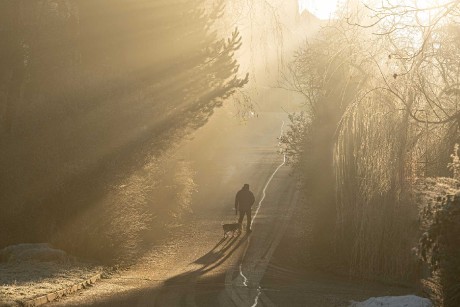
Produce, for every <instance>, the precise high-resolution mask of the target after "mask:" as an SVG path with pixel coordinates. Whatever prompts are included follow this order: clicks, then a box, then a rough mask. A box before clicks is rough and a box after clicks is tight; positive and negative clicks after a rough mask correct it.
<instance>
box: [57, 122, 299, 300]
mask: <svg viewBox="0 0 460 307" xmlns="http://www.w3.org/2000/svg"><path fill="white" fill-rule="evenodd" d="M284 117H285V115H284V114H282V113H267V114H261V115H260V116H259V118H257V119H254V120H253V121H251V122H249V123H247V124H245V125H241V124H239V125H232V124H229V122H222V121H220V122H215V123H212V122H211V123H210V124H209V125H208V127H205V129H203V130H202V131H199V132H198V133H197V135H196V136H195V139H194V140H193V141H191V142H189V144H186V145H185V146H183V148H182V149H181V151H180V152H179V153H178V158H180V159H187V160H190V161H192V162H193V163H194V167H195V169H196V170H197V182H198V184H199V185H200V191H199V193H198V194H197V196H196V197H195V205H194V208H195V214H194V217H193V219H192V220H190V221H188V222H187V223H186V224H184V225H181V226H180V227H178V229H177V231H176V233H175V236H174V238H173V239H171V240H170V241H169V242H164V244H163V245H161V246H159V247H158V248H156V249H154V251H152V253H151V254H149V255H147V256H146V257H145V259H143V261H142V262H141V263H139V264H138V265H136V266H134V267H133V268H132V269H130V270H128V271H126V272H123V273H121V274H119V275H116V276H113V277H112V278H110V279H105V280H103V281H101V282H99V283H98V284H96V286H95V287H93V288H91V289H88V290H85V291H83V292H81V293H80V294H77V295H75V296H72V297H69V298H66V299H63V300H61V301H59V302H56V303H52V304H51V305H53V306H72V305H74V306H168V307H170V306H256V305H257V306H263V305H267V304H268V305H269V301H268V299H267V298H266V297H265V296H264V295H263V294H261V292H260V287H259V282H260V280H261V278H262V276H263V274H264V272H265V269H266V266H267V264H268V261H269V259H270V257H271V255H272V253H273V251H274V249H275V248H276V245H277V243H278V242H279V240H280V238H281V235H282V233H283V230H284V228H285V225H286V221H287V219H288V217H289V212H291V211H290V208H291V206H292V204H294V200H295V182H294V179H293V177H291V176H289V173H290V170H289V167H288V166H286V165H284V160H283V156H282V155H280V154H279V153H278V152H277V142H278V140H277V137H278V136H279V134H280V131H281V129H282V122H283V119H284ZM216 131H220V133H221V135H220V137H219V135H217V136H216ZM210 141H212V142H210ZM203 146H206V148H204V149H203ZM200 150H202V152H203V154H200V155H197V154H196V153H197V152H199V151H200ZM244 183H249V184H250V186H251V190H252V191H253V192H254V194H255V196H256V204H255V207H254V209H253V212H254V224H253V232H252V233H251V234H250V235H249V236H248V235H246V234H245V233H244V232H243V233H242V234H241V235H239V236H235V237H230V238H226V239H223V238H222V229H221V222H222V221H227V222H230V221H233V220H234V219H236V217H235V215H234V210H233V199H234V195H235V193H236V191H237V190H238V189H240V188H241V186H242V185H243V184H244Z"/></svg>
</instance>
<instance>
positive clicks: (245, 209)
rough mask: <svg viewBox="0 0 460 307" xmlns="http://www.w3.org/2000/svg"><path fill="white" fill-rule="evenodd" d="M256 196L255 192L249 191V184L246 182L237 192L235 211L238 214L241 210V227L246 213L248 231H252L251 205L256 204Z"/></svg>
mask: <svg viewBox="0 0 460 307" xmlns="http://www.w3.org/2000/svg"><path fill="white" fill-rule="evenodd" d="M254 201H255V198H254V194H252V192H251V191H249V184H245V185H244V186H243V188H242V189H241V190H239V191H238V193H236V197H235V213H236V214H237V215H238V211H240V218H239V219H238V224H240V229H241V228H242V223H243V219H244V215H246V217H247V224H246V231H247V232H251V207H252V205H253V204H254Z"/></svg>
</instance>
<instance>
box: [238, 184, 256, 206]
mask: <svg viewBox="0 0 460 307" xmlns="http://www.w3.org/2000/svg"><path fill="white" fill-rule="evenodd" d="M255 200H256V199H255V198H254V194H252V192H251V191H249V188H247V189H246V188H244V187H243V188H242V189H241V190H239V191H238V193H236V197H235V209H236V210H248V209H251V207H252V205H253V204H254V202H255Z"/></svg>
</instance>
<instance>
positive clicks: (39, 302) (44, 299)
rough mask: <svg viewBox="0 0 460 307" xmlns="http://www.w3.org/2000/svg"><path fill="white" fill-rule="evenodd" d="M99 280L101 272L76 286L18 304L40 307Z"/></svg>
mask: <svg viewBox="0 0 460 307" xmlns="http://www.w3.org/2000/svg"><path fill="white" fill-rule="evenodd" d="M101 278H102V272H99V273H97V274H95V275H93V276H91V277H90V278H88V279H86V280H84V281H82V282H79V283H77V284H74V285H72V286H69V287H67V288H64V289H61V290H58V291H53V292H51V293H48V294H45V295H41V296H39V297H36V298H34V299H31V300H27V301H23V302H20V304H21V305H22V306H24V307H33V306H41V305H44V304H46V303H50V302H52V301H54V300H56V299H57V298H60V297H63V296H66V295H69V294H73V293H75V292H77V291H78V290H82V289H85V288H86V287H87V286H90V285H93V284H95V283H96V281H98V280H99V279H101Z"/></svg>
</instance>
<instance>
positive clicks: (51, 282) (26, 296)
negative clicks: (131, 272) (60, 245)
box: [0, 261, 102, 306]
mask: <svg viewBox="0 0 460 307" xmlns="http://www.w3.org/2000/svg"><path fill="white" fill-rule="evenodd" d="M101 270H102V269H101V267H97V266H95V265H92V264H87V263H81V262H75V261H68V262H34V261H28V262H20V263H0V306H18V305H20V304H21V302H23V301H27V300H30V299H33V298H36V297H39V296H42V295H45V294H48V293H51V292H54V291H58V290H62V289H65V288H67V287H70V286H73V285H75V284H78V283H80V282H82V281H84V280H86V279H88V278H90V277H92V276H94V275H95V274H97V273H98V272H101Z"/></svg>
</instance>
